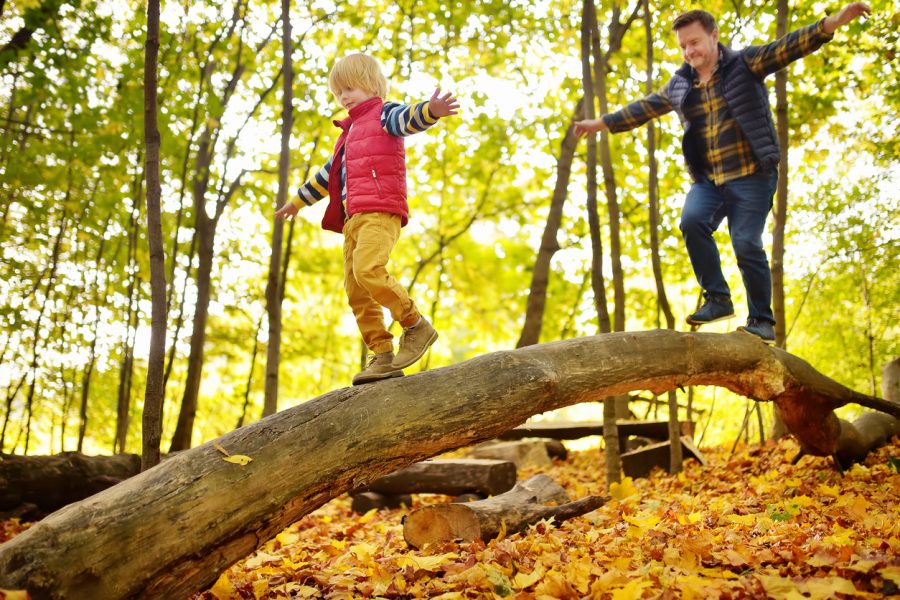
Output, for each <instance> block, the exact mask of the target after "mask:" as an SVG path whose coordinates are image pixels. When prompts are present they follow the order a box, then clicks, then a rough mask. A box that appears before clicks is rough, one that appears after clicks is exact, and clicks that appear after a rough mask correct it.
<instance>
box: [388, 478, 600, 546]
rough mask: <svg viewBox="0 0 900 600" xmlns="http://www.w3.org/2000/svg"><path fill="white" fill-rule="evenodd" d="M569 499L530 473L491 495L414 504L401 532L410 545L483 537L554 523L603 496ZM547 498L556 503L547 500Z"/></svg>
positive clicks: (546, 480) (588, 508)
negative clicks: (550, 520)
mask: <svg viewBox="0 0 900 600" xmlns="http://www.w3.org/2000/svg"><path fill="white" fill-rule="evenodd" d="M568 500H569V496H568V494H566V491H565V490H564V489H562V487H560V486H559V484H557V483H556V482H555V481H553V480H552V479H551V478H550V477H548V476H546V475H535V476H534V477H532V478H531V479H528V480H527V481H524V482H520V483H517V484H516V485H515V487H513V489H511V490H510V491H508V492H506V493H504V494H500V495H499V496H494V497H493V498H488V499H486V500H478V501H476V502H469V503H467V504H437V505H433V506H426V507H423V508H420V509H417V510H414V511H412V512H411V513H409V514H408V515H407V516H406V519H405V520H404V522H403V537H404V539H405V540H406V543H408V544H409V545H410V546H412V547H414V548H422V547H423V546H425V545H426V544H431V543H435V542H442V541H450V540H463V541H472V540H476V539H481V540H484V541H488V540H490V539H492V538H495V537H497V535H499V534H500V533H501V532H503V531H505V532H506V534H513V533H517V532H519V531H522V530H523V529H525V528H526V527H528V526H529V525H531V524H532V523H536V522H538V521H540V520H541V519H547V518H551V517H552V518H553V519H555V520H556V521H557V522H558V523H559V522H562V521H565V520H566V519H571V518H573V517H577V516H579V515H583V514H585V513H588V512H591V511H592V510H595V509H596V508H597V507H599V506H601V505H602V504H603V503H604V502H606V500H607V499H606V498H600V497H598V496H589V497H587V498H583V499H581V500H577V501H575V502H569V501H568ZM551 502H552V503H555V504H556V505H554V506H547V505H546V504H548V503H551Z"/></svg>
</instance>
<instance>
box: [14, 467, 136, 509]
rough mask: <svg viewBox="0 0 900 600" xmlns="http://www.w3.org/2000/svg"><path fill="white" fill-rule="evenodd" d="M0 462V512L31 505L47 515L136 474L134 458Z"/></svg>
mask: <svg viewBox="0 0 900 600" xmlns="http://www.w3.org/2000/svg"><path fill="white" fill-rule="evenodd" d="M2 458H3V460H0V511H9V510H13V509H15V508H17V507H19V506H21V505H23V504H34V505H35V506H37V507H38V508H39V509H40V510H42V511H44V512H46V513H50V512H53V511H55V510H57V509H60V508H62V507H63V506H65V505H67V504H71V503H73V502H78V501H79V500H83V499H84V498H87V497H88V496H91V495H93V494H96V493H97V492H99V491H101V490H104V489H106V488H108V487H110V486H111V485H114V484H115V483H118V482H119V481H121V480H123V479H128V478H129V477H132V476H134V475H137V474H138V473H139V472H140V468H141V459H140V457H139V456H138V455H137V454H116V455H113V456H85V455H84V454H80V453H78V452H62V453H60V454H54V455H52V456H16V455H9V454H5V455H2Z"/></svg>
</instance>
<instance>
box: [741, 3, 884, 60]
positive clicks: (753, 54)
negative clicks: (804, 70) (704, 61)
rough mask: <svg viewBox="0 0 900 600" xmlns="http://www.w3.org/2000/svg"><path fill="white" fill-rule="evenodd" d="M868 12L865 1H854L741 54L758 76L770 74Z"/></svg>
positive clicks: (811, 51) (807, 53) (814, 48)
mask: <svg viewBox="0 0 900 600" xmlns="http://www.w3.org/2000/svg"><path fill="white" fill-rule="evenodd" d="M871 12H872V11H871V9H870V8H869V6H868V5H867V4H865V3H864V2H853V3H851V4H848V5H846V6H845V7H844V8H842V9H841V10H840V11H838V12H837V13H835V14H833V15H830V16H828V17H825V18H824V19H821V20H820V21H817V22H816V23H813V24H812V25H808V26H806V27H802V28H800V29H797V30H795V31H792V32H790V33H789V34H787V35H786V36H784V37H783V38H781V39H779V40H776V41H774V42H771V43H768V44H764V45H762V46H750V47H748V48H745V49H744V50H743V54H744V57H745V59H746V60H747V66H748V67H749V68H750V70H751V71H753V73H755V74H756V75H757V76H759V77H765V76H767V75H771V74H772V73H775V72H776V71H780V70H781V69H783V68H785V67H786V66H788V65H789V64H791V63H792V62H794V61H795V60H799V59H801V58H803V57H804V56H807V55H809V54H812V53H813V52H815V51H816V50H818V49H819V48H821V47H822V44H824V43H825V42H828V41H830V40H831V38H832V36H833V35H834V32H835V30H837V28H838V27H840V26H842V25H846V24H847V23H849V22H850V21H852V20H854V19H856V18H857V17H859V16H861V15H868V14H871Z"/></svg>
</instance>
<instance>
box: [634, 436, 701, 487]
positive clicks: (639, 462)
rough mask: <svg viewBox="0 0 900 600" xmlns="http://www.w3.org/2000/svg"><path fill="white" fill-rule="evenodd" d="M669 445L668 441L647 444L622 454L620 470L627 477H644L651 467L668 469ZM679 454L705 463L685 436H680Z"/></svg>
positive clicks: (669, 460) (698, 451) (669, 458)
mask: <svg viewBox="0 0 900 600" xmlns="http://www.w3.org/2000/svg"><path fill="white" fill-rule="evenodd" d="M670 455H671V446H670V444H669V442H668V441H666V442H657V443H655V444H648V445H646V446H642V447H640V448H638V449H636V450H631V451H630V452H625V453H623V454H622V472H623V473H625V475H627V476H628V477H646V476H647V475H649V474H650V471H652V470H653V467H660V468H662V469H663V470H665V471H668V470H669V464H670V462H671V456H670ZM681 455H682V457H683V458H684V459H688V458H693V459H696V460H697V461H698V462H699V463H700V464H701V465H704V466H705V465H706V458H705V457H704V456H703V454H702V453H701V452H700V450H698V449H697V448H696V446H694V444H693V442H691V439H690V438H689V437H687V436H682V437H681Z"/></svg>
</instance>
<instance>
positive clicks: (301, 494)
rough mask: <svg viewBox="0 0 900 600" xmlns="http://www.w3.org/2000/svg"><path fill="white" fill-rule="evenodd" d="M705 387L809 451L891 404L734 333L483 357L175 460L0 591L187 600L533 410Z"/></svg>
mask: <svg viewBox="0 0 900 600" xmlns="http://www.w3.org/2000/svg"><path fill="white" fill-rule="evenodd" d="M687 385H715V386H721V387H726V388H728V389H729V390H732V391H733V392H735V393H738V394H741V395H744V396H747V397H749V398H752V399H754V400H758V401H771V402H774V403H775V404H776V405H778V406H780V407H781V409H782V413H783V414H784V415H785V421H786V423H787V424H788V426H789V427H791V429H792V432H793V433H794V434H795V435H796V436H797V438H798V440H800V442H801V444H802V445H803V447H805V448H807V449H809V450H810V452H811V453H814V454H819V455H822V456H830V455H833V454H835V452H836V451H837V450H838V448H839V446H840V425H839V422H838V419H837V417H836V416H835V415H834V412H833V410H834V409H835V408H837V407H839V406H843V405H845V404H847V403H850V402H854V403H857V404H860V405H862V406H866V407H868V408H874V409H876V410H880V411H884V412H888V413H890V414H892V415H894V416H895V417H897V416H900V405H898V404H895V403H889V402H886V401H884V400H881V399H880V398H874V397H872V396H868V395H866V394H861V393H858V392H855V391H853V390H850V389H848V388H846V387H844V386H843V385H841V384H839V383H837V382H835V381H832V380H831V379H829V378H827V377H825V376H824V375H822V374H820V373H819V372H817V371H816V370H815V369H813V367H811V366H810V365H809V364H808V363H806V362H805V361H803V360H802V359H800V358H797V357H795V356H792V355H790V354H788V353H786V352H784V351H783V350H780V349H778V348H771V347H769V346H766V345H765V344H763V343H761V342H759V341H758V340H756V339H755V338H754V337H753V336H749V335H747V334H745V333H742V332H734V333H730V334H724V335H723V334H715V333H696V332H695V333H686V332H676V331H668V330H656V331H645V332H631V333H614V334H606V335H599V336H592V337H585V338H577V339H572V340H564V341H559V342H553V343H550V344H541V345H536V346H529V347H528V348H522V349H519V350H513V351H505V352H495V353H492V354H487V355H484V356H480V357H478V358H474V359H472V360H469V361H466V362H463V363H459V364H456V365H452V366H449V367H443V368H438V369H431V370H429V371H425V372H422V373H418V374H416V375H410V376H407V377H399V378H396V379H390V380H386V381H382V382H378V383H375V384H371V385H366V386H360V387H350V388H343V389H339V390H335V391H333V392H330V393H328V394H325V395H323V396H320V397H318V398H316V399H313V400H309V401H307V402H303V403H301V404H299V405H297V406H295V407H293V408H290V409H286V410H283V411H281V412H279V413H276V414H275V415H272V416H271V417H267V418H265V419H262V420H261V421H258V422H256V423H253V424H251V425H248V426H247V427H244V428H242V429H239V430H236V431H233V432H230V433H228V434H226V435H224V436H222V437H220V438H218V439H217V440H216V442H215V443H217V444H219V445H220V446H222V447H224V448H225V449H226V450H228V451H229V452H231V453H232V454H243V455H246V456H249V457H251V458H253V462H251V463H249V464H248V465H246V466H240V465H236V464H233V463H229V462H226V461H224V460H222V458H223V457H222V454H221V453H220V452H218V451H217V450H216V449H215V448H214V446H213V442H208V443H206V444H204V445H201V446H198V447H196V448H193V449H191V450H188V451H185V452H182V453H180V454H178V455H176V456H174V457H172V458H171V459H169V460H167V461H165V462H163V463H161V464H159V465H157V466H156V467H154V468H152V469H150V470H148V471H144V472H143V473H141V474H139V475H137V476H135V477H132V478H131V479H128V480H126V481H124V482H122V483H121V484H119V485H116V486H113V487H111V488H109V489H107V490H105V491H103V492H100V493H99V494H97V495H95V496H93V497H91V498H90V499H88V500H85V501H83V502H80V503H78V504H74V505H71V506H67V507H65V508H63V509H61V510H59V511H57V512H55V513H54V514H52V515H50V516H48V517H47V518H46V519H44V520H43V521H41V522H40V523H37V524H35V525H34V526H32V527H31V528H30V529H28V530H27V531H25V532H24V533H22V534H20V535H19V536H17V537H15V538H13V539H12V540H10V541H8V542H6V543H4V544H3V545H0V588H6V589H28V590H29V593H30V594H31V595H32V597H33V598H35V599H36V600H42V599H45V598H67V599H78V598H104V599H106V600H113V599H116V598H135V597H145V598H153V597H157V598H158V597H166V598H177V597H184V596H187V595H188V594H190V593H192V592H195V591H197V590H200V589H203V588H204V587H208V586H209V585H211V584H212V583H213V582H214V581H215V580H216V578H217V577H218V576H219V574H220V573H221V572H222V571H223V570H225V569H226V568H227V567H228V566H230V565H231V564H233V563H234V562H235V561H237V560H240V559H241V558H243V557H245V556H247V554H249V553H250V552H252V551H253V550H254V549H255V548H257V547H258V546H260V545H261V544H263V543H264V542H265V541H267V540H269V539H270V538H272V537H273V536H275V535H277V534H278V533H279V532H280V531H281V530H283V529H284V528H285V527H287V526H288V525H290V524H291V523H294V522H296V521H297V520H298V519H300V518H301V517H302V516H304V515H306V514H308V513H309V512H310V511H312V510H314V509H316V508H318V507H319V506H322V505H323V504H324V503H325V502H327V501H328V500H330V499H331V498H334V497H335V496H338V495H339V494H342V493H343V492H346V491H348V490H351V489H355V488H358V487H361V486H365V485H367V484H368V483H370V482H372V481H374V480H375V479H377V478H378V477H381V476H382V475H386V474H387V473H390V472H392V471H395V470H397V469H399V468H401V467H404V466H406V465H409V464H412V463H414V462H417V461H420V460H423V459H425V458H428V457H431V456H434V455H436V454H439V453H441V452H445V451H447V450H450V449H454V448H459V447H463V446H468V445H471V444H473V443H476V442H479V441H482V440H487V439H491V438H494V437H496V436H497V435H499V434H501V433H503V432H505V431H508V430H509V429H511V428H513V427H515V426H517V425H520V424H522V423H524V422H525V420H526V419H528V418H529V417H530V416H532V415H534V414H538V413H543V412H546V411H549V410H553V409H556V408H561V407H564V406H570V405H573V404H577V403H581V402H593V401H597V400H600V399H602V398H606V397H609V396H614V395H617V394H624V393H627V392H629V391H632V390H650V391H651V392H653V393H654V394H657V395H658V394H662V393H664V392H665V391H667V390H669V389H675V388H677V387H679V386H687Z"/></svg>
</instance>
